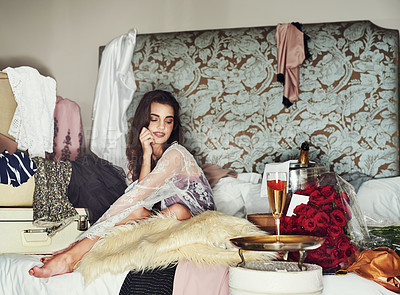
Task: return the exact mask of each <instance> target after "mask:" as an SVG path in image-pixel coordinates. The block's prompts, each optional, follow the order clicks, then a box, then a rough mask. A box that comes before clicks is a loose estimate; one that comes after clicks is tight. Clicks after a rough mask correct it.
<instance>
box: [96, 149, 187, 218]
mask: <svg viewBox="0 0 400 295" xmlns="http://www.w3.org/2000/svg"><path fill="white" fill-rule="evenodd" d="M185 165H186V164H185V159H184V155H183V153H182V152H181V151H180V149H179V148H173V147H170V148H169V149H167V150H166V151H165V152H164V154H163V156H162V157H161V158H160V160H159V161H158V163H157V165H156V167H155V168H154V169H153V171H151V172H150V173H148V174H147V175H146V176H145V177H144V178H143V179H142V180H141V181H139V182H138V183H137V184H136V185H135V186H134V187H133V188H132V189H131V190H130V191H129V192H127V193H125V194H124V195H122V196H121V197H119V199H118V200H117V201H115V203H114V204H112V205H111V207H110V208H109V209H108V210H107V212H106V213H105V214H104V215H103V217H102V218H101V219H100V221H103V220H105V219H107V218H109V217H111V216H114V215H116V214H118V213H119V212H121V211H123V210H125V209H127V208H139V207H151V205H153V204H155V203H157V202H158V201H160V200H159V199H155V198H154V197H152V194H153V193H154V192H156V191H157V190H158V189H160V188H161V187H162V186H163V185H165V184H166V183H167V182H168V181H169V180H170V179H172V178H173V177H174V176H176V175H178V174H179V173H184V174H187V173H186V172H184V170H185V169H186V167H185ZM186 170H187V169H186ZM188 172H189V171H188ZM189 173H190V172H189ZM149 197H150V198H149ZM166 197H169V196H164V198H166ZM148 209H149V208H148Z"/></svg>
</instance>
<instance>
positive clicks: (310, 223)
mask: <svg viewBox="0 0 400 295" xmlns="http://www.w3.org/2000/svg"><path fill="white" fill-rule="evenodd" d="M302 225H303V227H304V229H305V230H306V231H309V232H311V231H313V230H314V229H315V226H316V224H315V221H314V219H312V218H304V219H303V222H302Z"/></svg>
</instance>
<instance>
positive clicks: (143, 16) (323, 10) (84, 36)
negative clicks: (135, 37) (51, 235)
mask: <svg viewBox="0 0 400 295" xmlns="http://www.w3.org/2000/svg"><path fill="white" fill-rule="evenodd" d="M345 20H371V21H372V22H374V23H375V24H377V25H379V26H382V27H386V28H393V29H397V30H400V1H399V0H380V1H376V0H334V1H333V0H329V1H328V0H303V1H298V0H291V1H289V0H281V1H277V0H247V1H243V0H116V1H110V0H0V70H2V69H4V68H6V67H9V66H10V67H17V66H22V65H28V66H31V67H35V68H37V69H38V70H39V72H40V73H41V74H42V75H46V76H47V75H49V76H52V77H53V78H55V79H56V80H57V92H58V95H61V96H63V97H64V98H69V99H71V100H74V101H76V102H77V103H78V104H79V105H80V107H81V113H82V117H83V124H84V128H85V135H86V137H87V138H88V137H89V134H90V129H91V115H92V105H93V100H94V92H95V87H96V79H97V69H98V47H99V46H101V45H105V44H107V43H108V42H109V41H110V40H112V39H114V38H116V37H118V36H120V35H122V34H124V33H126V32H127V31H129V29H131V28H136V29H137V30H138V33H153V32H170V31H184V30H197V29H211V28H235V27H250V26H263V25H276V24H277V23H285V22H292V21H298V22H302V23H317V22H334V21H345Z"/></svg>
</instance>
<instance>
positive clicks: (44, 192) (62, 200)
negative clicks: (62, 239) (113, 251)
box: [32, 157, 78, 236]
mask: <svg viewBox="0 0 400 295" xmlns="http://www.w3.org/2000/svg"><path fill="white" fill-rule="evenodd" d="M32 160H33V161H34V162H35V164H36V166H37V171H36V173H35V192H34V195H33V223H34V224H35V225H37V226H40V227H46V228H48V235H49V236H51V235H54V234H55V233H56V232H57V231H59V230H61V229H63V228H64V227H65V226H67V225H68V224H69V223H70V222H71V221H73V220H74V219H75V217H76V216H77V215H78V212H77V211H76V210H75V208H74V207H73V206H72V204H71V202H70V201H69V199H68V195H67V191H68V185H69V182H70V179H71V173H72V165H71V162H69V161H51V160H46V159H44V158H40V157H35V158H33V159H32Z"/></svg>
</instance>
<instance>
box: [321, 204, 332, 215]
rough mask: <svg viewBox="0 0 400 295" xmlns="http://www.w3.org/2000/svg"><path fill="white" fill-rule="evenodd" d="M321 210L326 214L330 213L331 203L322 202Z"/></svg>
mask: <svg viewBox="0 0 400 295" xmlns="http://www.w3.org/2000/svg"><path fill="white" fill-rule="evenodd" d="M321 210H322V211H324V212H325V213H326V214H330V213H331V212H332V211H333V204H332V203H328V204H324V205H322V206H321Z"/></svg>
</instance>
